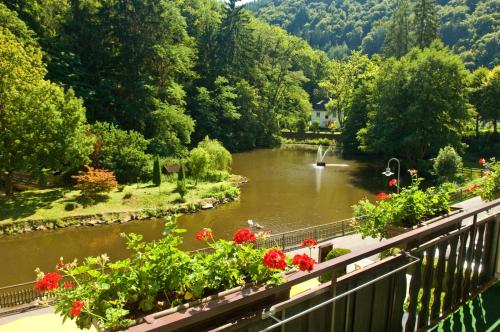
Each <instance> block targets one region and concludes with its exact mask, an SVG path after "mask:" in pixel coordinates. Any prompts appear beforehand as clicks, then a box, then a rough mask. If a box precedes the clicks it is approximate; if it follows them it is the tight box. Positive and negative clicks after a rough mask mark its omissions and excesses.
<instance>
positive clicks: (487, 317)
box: [434, 282, 500, 332]
mask: <svg viewBox="0 0 500 332" xmlns="http://www.w3.org/2000/svg"><path fill="white" fill-rule="evenodd" d="M434 331H438V332H452V331H453V332H455V331H459V332H462V331H467V332H469V331H477V332H493V331H500V282H497V283H496V284H495V285H493V286H491V287H490V288H488V289H487V290H486V291H484V292H483V293H480V294H478V295H477V296H476V298H474V299H473V300H470V301H469V302H467V303H466V304H465V305H464V306H463V307H461V308H460V309H459V310H457V311H455V312H454V313H453V314H451V315H450V316H448V317H447V318H446V319H445V320H443V321H442V322H441V323H439V325H438V326H437V328H436V329H434Z"/></svg>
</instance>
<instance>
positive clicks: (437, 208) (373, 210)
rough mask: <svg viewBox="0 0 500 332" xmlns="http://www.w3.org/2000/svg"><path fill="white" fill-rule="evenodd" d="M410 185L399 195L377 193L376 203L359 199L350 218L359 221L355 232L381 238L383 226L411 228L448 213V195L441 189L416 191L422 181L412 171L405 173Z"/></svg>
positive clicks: (444, 188) (383, 230) (384, 233)
mask: <svg viewBox="0 0 500 332" xmlns="http://www.w3.org/2000/svg"><path fill="white" fill-rule="evenodd" d="M409 172H410V174H411V177H412V183H411V185H409V186H408V187H404V188H402V189H401V192H400V193H399V194H398V195H396V194H390V195H387V194H385V193H379V194H378V195H377V202H376V203H372V202H370V201H369V200H368V199H362V200H361V201H359V202H358V204H356V205H354V206H353V211H354V216H355V217H358V218H360V220H361V222H360V224H359V225H358V226H357V231H358V232H359V233H360V234H361V235H362V236H363V237H366V236H371V237H380V238H382V237H385V236H386V235H387V231H386V225H387V224H390V225H393V226H398V227H412V226H414V225H417V224H418V223H419V222H421V221H424V220H425V219H427V218H430V217H434V216H436V215H437V214H440V213H445V212H446V213H447V212H449V206H450V202H449V200H450V195H449V193H448V191H447V190H446V187H443V188H441V187H440V188H437V189H436V188H433V187H431V188H428V189H427V190H425V191H423V190H421V189H419V185H420V182H421V181H422V179H421V178H419V177H418V176H417V174H416V171H415V170H409Z"/></svg>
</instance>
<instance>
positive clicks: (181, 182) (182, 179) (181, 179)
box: [176, 164, 187, 199]
mask: <svg viewBox="0 0 500 332" xmlns="http://www.w3.org/2000/svg"><path fill="white" fill-rule="evenodd" d="M176 191H177V192H178V193H179V195H181V199H184V196H185V195H186V194H187V187H186V173H185V171H184V165H183V164H181V165H180V167H179V172H178V173H177V188H176Z"/></svg>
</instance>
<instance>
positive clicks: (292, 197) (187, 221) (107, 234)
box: [0, 149, 386, 287]
mask: <svg viewBox="0 0 500 332" xmlns="http://www.w3.org/2000/svg"><path fill="white" fill-rule="evenodd" d="M315 158H316V151H314V150H311V149H273V150H255V151H251V152H245V153H238V154H235V155H233V173H235V174H241V175H244V176H246V177H247V178H248V179H249V182H248V183H246V184H244V185H243V186H242V188H241V200H239V201H236V202H232V203H229V204H225V205H223V206H220V207H218V208H216V209H212V210H208V211H203V212H199V213H195V214H192V215H186V216H182V217H181V218H179V226H180V227H181V228H185V229H187V230H188V232H187V233H185V234H184V243H183V245H182V247H183V248H184V249H194V248H198V247H200V246H201V245H202V244H201V243H198V242H196V241H195V240H194V233H195V232H196V231H197V230H199V229H201V228H203V227H210V228H211V229H212V230H213V232H214V235H215V237H216V238H227V239H229V238H230V237H231V236H232V234H233V233H234V231H235V230H237V229H239V228H242V227H245V226H246V224H247V220H248V219H252V220H253V221H254V222H257V223H259V224H261V225H262V226H264V228H265V230H269V231H271V232H272V233H278V232H283V231H287V230H293V229H298V228H302V227H307V226H312V225H319V224H323V223H327V222H331V221H334V220H339V219H343V218H348V217H351V215H352V210H351V205H353V204H354V203H356V202H357V201H358V200H359V199H361V198H362V197H364V196H368V197H373V194H374V193H375V192H376V191H377V190H380V189H381V188H383V187H384V184H385V182H386V179H384V178H382V177H381V176H380V167H373V166H371V165H369V164H366V163H363V162H360V161H355V160H343V159H341V158H340V156H338V155H336V154H334V153H329V154H328V155H327V156H326V158H325V161H326V162H327V167H325V168H317V167H315V166H314V161H315ZM162 229H163V222H162V221H161V220H144V221H135V222H130V223H127V224H114V225H103V226H96V227H80V228H65V229H59V230H54V231H46V232H33V233H27V234H21V235H18V236H12V237H2V238H0V262H1V265H0V266H1V270H0V287H1V286H5V285H11V284H15V283H21V282H27V281H31V280H34V279H35V274H34V272H33V270H34V269H35V268H36V267H37V266H38V267H40V268H41V269H42V270H44V271H50V270H53V269H54V266H55V264H56V263H57V262H58V260H59V257H60V256H63V257H64V258H65V260H66V261H71V260H73V259H74V258H78V259H81V258H82V257H85V256H89V255H98V254H101V253H107V254H108V255H109V256H110V257H111V259H113V260H115V259H121V258H124V257H125V256H126V255H127V251H126V249H125V245H124V241H123V239H122V238H121V237H120V233H122V232H135V233H140V234H142V235H143V236H144V239H145V240H153V239H157V238H159V237H160V236H161V233H162Z"/></svg>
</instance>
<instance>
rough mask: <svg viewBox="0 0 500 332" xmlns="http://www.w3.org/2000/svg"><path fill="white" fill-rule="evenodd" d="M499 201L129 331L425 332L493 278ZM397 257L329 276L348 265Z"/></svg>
mask: <svg viewBox="0 0 500 332" xmlns="http://www.w3.org/2000/svg"><path fill="white" fill-rule="evenodd" d="M499 205H500V200H496V201H493V202H490V203H483V204H481V205H480V206H478V207H477V208H475V209H473V210H469V211H464V212H460V213H458V214H455V215H453V216H450V217H447V218H444V219H443V220H441V221H437V222H435V223H433V224H430V225H427V226H424V227H421V228H418V229H415V230H412V231H410V232H407V233H405V234H402V235H399V236H397V237H394V238H391V239H388V240H386V241H383V242H381V243H380V244H377V245H374V246H371V247H369V248H366V249H363V250H360V251H357V252H353V253H350V254H347V255H344V256H341V257H338V258H336V259H333V260H329V261H326V262H323V263H320V264H318V265H317V266H316V268H315V270H314V271H313V272H311V273H307V272H297V273H294V274H292V275H289V276H288V278H287V280H288V281H287V282H286V283H284V284H281V285H278V286H275V287H271V288H269V287H265V286H255V287H253V288H245V289H243V290H241V291H238V292H236V293H233V294H229V295H225V296H221V297H220V298H218V299H217V300H213V301H210V302H208V303H206V304H205V305H200V306H194V307H187V308H184V309H181V310H179V311H177V312H175V313H169V314H168V315H167V314H163V313H157V314H153V315H151V316H149V317H147V318H146V321H147V322H148V323H147V324H141V325H138V326H135V327H132V328H130V331H174V330H175V331H177V330H179V331H188V330H191V331H207V330H208V331H332V330H333V331H403V330H404V331H424V330H426V329H428V328H429V327H431V326H434V325H435V324H436V323H437V322H438V321H439V320H441V319H443V318H444V317H446V316H447V315H448V314H449V313H450V312H452V311H453V310H455V309H456V308H458V307H459V306H461V305H463V304H464V303H465V302H466V301H467V300H468V299H470V298H471V297H474V296H475V295H476V294H477V293H478V292H479V291H481V289H482V288H484V287H485V286H486V285H488V284H489V283H490V282H491V281H492V280H493V279H494V271H495V267H496V262H497V260H498V257H497V256H498V245H499V225H500V212H498V211H497V212H492V213H489V214H488V213H486V212H487V211H490V212H491V211H493V210H494V208H496V207H498V206H499ZM393 247H399V248H401V249H403V251H402V252H401V253H400V254H398V255H395V256H391V257H388V258H386V259H383V260H380V261H378V262H376V263H373V264H371V265H369V266H367V267H365V268H362V269H360V270H357V271H355V272H352V273H348V274H346V275H343V276H340V277H338V278H337V277H336V275H337V272H338V271H342V270H344V269H345V268H346V266H347V265H348V264H351V263H354V262H356V261H359V260H361V259H363V258H367V257H370V256H373V255H377V254H380V253H381V252H382V251H384V250H386V249H389V248H393ZM328 272H330V273H332V279H331V281H329V282H327V283H324V284H322V285H320V286H318V287H315V288H313V289H310V290H308V291H305V292H302V293H300V294H298V295H296V296H294V297H290V296H289V294H290V290H291V288H292V286H295V285H297V284H300V283H303V282H305V281H308V280H311V279H313V278H317V277H319V276H321V275H323V274H325V273H328Z"/></svg>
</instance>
